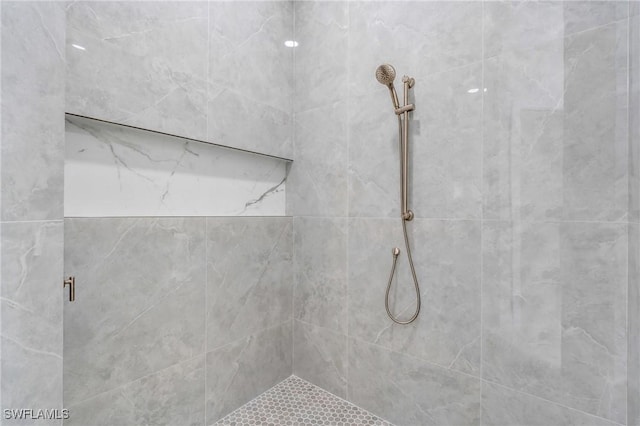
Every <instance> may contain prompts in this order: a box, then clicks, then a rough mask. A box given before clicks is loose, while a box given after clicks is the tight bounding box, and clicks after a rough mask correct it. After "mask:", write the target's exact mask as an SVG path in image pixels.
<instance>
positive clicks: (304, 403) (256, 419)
mask: <svg viewBox="0 0 640 426" xmlns="http://www.w3.org/2000/svg"><path fill="white" fill-rule="evenodd" d="M216 425H221V426H222V425H224V426H230V425H236V426H244V425H273V426H280V425H332V426H352V425H356V426H360V425H385V426H393V425H391V423H388V422H386V421H384V420H382V419H380V418H379V417H376V416H374V415H373V414H371V413H369V412H368V411H366V410H363V409H362V408H360V407H357V406H355V405H353V404H351V403H349V402H347V401H345V400H343V399H340V398H338V397H337V396H335V395H333V394H331V393H329V392H327V391H325V390H323V389H320V388H319V387H317V386H315V385H312V384H311V383H309V382H307V381H305V380H302V379H301V378H299V377H296V376H291V377H289V378H288V379H286V380H284V381H282V382H280V383H278V384H277V385H275V386H274V387H272V388H271V389H269V390H268V391H266V392H265V393H263V394H262V395H260V396H258V397H257V398H255V399H254V400H252V401H249V402H248V403H246V404H245V405H243V406H242V407H240V408H238V409H237V410H236V411H234V412H232V413H231V414H229V415H227V416H226V417H224V418H223V419H221V420H219V421H218V422H217V423H216Z"/></svg>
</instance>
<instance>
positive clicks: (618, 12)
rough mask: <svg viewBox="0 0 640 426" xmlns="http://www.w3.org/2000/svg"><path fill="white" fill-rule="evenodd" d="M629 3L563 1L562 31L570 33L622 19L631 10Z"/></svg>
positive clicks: (623, 0)
mask: <svg viewBox="0 0 640 426" xmlns="http://www.w3.org/2000/svg"><path fill="white" fill-rule="evenodd" d="M633 1H635V0H631V3H633ZM629 3H630V2H629V1H627V0H622V1H606V0H605V1H564V2H563V13H564V33H565V35H571V34H575V33H577V32H580V31H586V30H590V29H593V28H597V27H600V26H603V25H607V24H610V23H612V22H616V21H620V20H624V19H626V18H627V17H629V13H630V12H632V6H630V4H629Z"/></svg>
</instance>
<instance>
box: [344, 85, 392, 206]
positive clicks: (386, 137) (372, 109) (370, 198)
mask: <svg viewBox="0 0 640 426" xmlns="http://www.w3.org/2000/svg"><path fill="white" fill-rule="evenodd" d="M370 78H373V75H372V76H370ZM378 89H379V90H378V91H377V93H372V94H369V95H364V96H353V97H349V104H348V109H349V136H348V137H349V165H348V191H349V204H348V206H349V216H351V217H354V216H356V217H363V216H364V217H400V208H399V204H400V194H399V192H398V191H399V188H400V170H399V164H400V159H399V149H398V124H397V120H396V119H395V117H394V114H393V107H392V105H391V102H390V100H389V94H388V91H387V89H385V88H383V87H382V86H379V87H378Z"/></svg>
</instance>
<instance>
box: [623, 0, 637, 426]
mask: <svg viewBox="0 0 640 426" xmlns="http://www.w3.org/2000/svg"><path fill="white" fill-rule="evenodd" d="M631 32H632V30H631V0H627V66H626V68H627V81H626V83H627V149H628V153H629V154H631V155H629V161H628V162H627V218H628V219H631V210H632V209H633V198H632V197H633V195H632V194H633V193H632V189H633V188H632V185H631V182H632V176H631V171H633V170H634V167H633V156H634V155H635V149H633V143H632V141H633V129H632V127H631V44H632V40H631ZM631 236H632V232H631V225H628V226H627V285H626V288H625V292H626V297H625V300H626V302H627V303H626V306H625V322H626V324H625V328H626V330H625V336H626V338H627V356H626V357H625V358H626V359H625V371H626V373H627V374H626V375H627V385H626V386H625V389H624V390H625V395H624V401H625V408H626V409H625V410H624V423H625V424H629V379H630V377H629V358H631V356H630V355H632V351H631V339H630V333H629V331H630V327H629V304H630V300H629V285H630V281H629V279H630V278H629V277H630V275H629V264H630V259H629V255H630V254H631V252H630V251H631V238H630V237H631Z"/></svg>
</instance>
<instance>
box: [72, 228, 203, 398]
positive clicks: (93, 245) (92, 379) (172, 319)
mask: <svg viewBox="0 0 640 426" xmlns="http://www.w3.org/2000/svg"><path fill="white" fill-rule="evenodd" d="M204 230H205V223H204V219H202V218H189V219H185V218H134V219H132V218H116V219H105V218H103V219H67V220H66V221H65V273H66V274H67V275H74V276H75V277H76V301H75V302H73V303H69V302H66V303H65V312H64V324H65V334H64V350H65V356H64V366H65V368H64V381H65V404H67V405H73V404H75V403H77V402H79V401H81V400H84V399H86V398H88V397H91V396H93V395H97V394H99V393H102V392H105V391H107V390H110V389H113V388H116V387H118V386H121V385H123V384H125V383H128V382H131V381H133V380H136V379H138V378H140V377H143V376H145V375H148V374H150V373H153V372H156V371H159V370H161V369H163V368H166V367H168V366H170V365H173V364H175V363H177V362H179V361H181V360H183V359H185V358H191V357H193V356H195V355H197V354H200V353H203V352H204V344H205V238H204Z"/></svg>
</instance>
